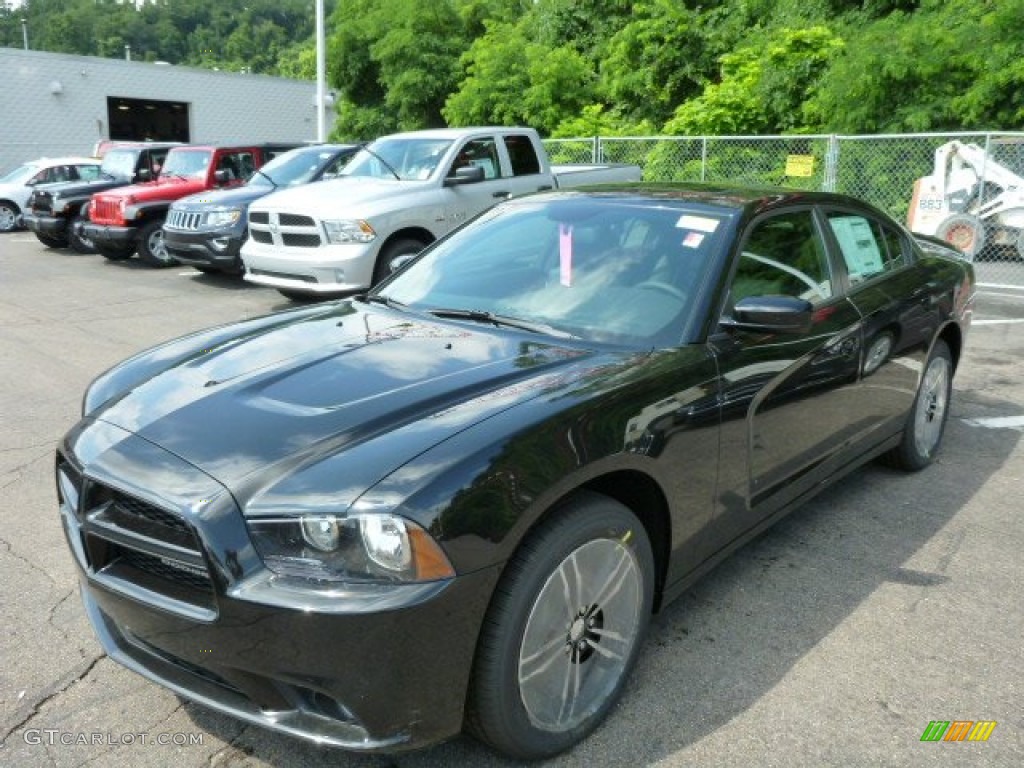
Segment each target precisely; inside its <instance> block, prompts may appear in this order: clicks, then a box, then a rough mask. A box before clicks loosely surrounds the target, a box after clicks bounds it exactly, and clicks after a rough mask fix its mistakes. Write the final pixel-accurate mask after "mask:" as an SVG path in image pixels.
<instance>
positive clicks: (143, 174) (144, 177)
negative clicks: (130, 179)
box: [135, 168, 153, 181]
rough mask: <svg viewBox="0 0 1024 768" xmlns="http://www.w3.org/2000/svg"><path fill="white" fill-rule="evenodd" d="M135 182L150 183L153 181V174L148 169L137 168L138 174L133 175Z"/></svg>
mask: <svg viewBox="0 0 1024 768" xmlns="http://www.w3.org/2000/svg"><path fill="white" fill-rule="evenodd" d="M135 179H136V181H151V180H152V179H153V172H152V171H150V170H149V168H139V172H138V173H136V174H135Z"/></svg>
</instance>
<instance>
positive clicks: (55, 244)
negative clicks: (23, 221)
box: [35, 232, 68, 248]
mask: <svg viewBox="0 0 1024 768" xmlns="http://www.w3.org/2000/svg"><path fill="white" fill-rule="evenodd" d="M35 234H36V240H38V241H39V242H40V243H42V244H43V245H45V246H46V247H47V248H67V247H68V241H67V240H65V239H64V238H63V237H54V236H53V235H44V234H41V233H39V232H36V233H35Z"/></svg>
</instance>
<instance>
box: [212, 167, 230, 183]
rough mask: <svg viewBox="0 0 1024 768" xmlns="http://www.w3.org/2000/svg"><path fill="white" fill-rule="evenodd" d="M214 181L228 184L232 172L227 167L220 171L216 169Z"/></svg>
mask: <svg viewBox="0 0 1024 768" xmlns="http://www.w3.org/2000/svg"><path fill="white" fill-rule="evenodd" d="M213 181H214V182H215V183H216V184H227V183H228V182H229V181H231V172H230V171H229V170H227V169H226V168H221V169H220V170H219V171H214V172H213Z"/></svg>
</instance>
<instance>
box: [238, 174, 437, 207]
mask: <svg viewBox="0 0 1024 768" xmlns="http://www.w3.org/2000/svg"><path fill="white" fill-rule="evenodd" d="M434 186H435V185H434V183H433V182H431V181H429V180H428V181H418V180H415V181H398V180H397V179H374V178H370V177H366V176H351V177H341V178H337V179H328V180H327V181H320V182H317V183H316V184H303V185H302V186H299V187H292V188H291V189H282V190H279V191H277V192H274V193H273V196H271V195H268V196H267V197H266V198H264V199H263V200H261V201H260V202H259V203H256V204H254V205H253V206H252V210H261V211H264V210H266V211H269V210H274V211H291V210H296V211H300V210H301V211H302V212H303V213H307V214H312V215H314V216H319V217H323V216H338V215H339V212H344V213H343V215H346V216H349V215H358V209H359V208H362V207H364V206H374V209H375V210H376V209H378V208H379V206H375V205H374V204H375V203H378V202H379V201H384V202H387V201H393V204H394V205H396V206H402V205H408V201H409V198H408V197H407V196H406V195H408V194H411V193H412V192H413V191H414V190H428V189H431V188H433V187H434Z"/></svg>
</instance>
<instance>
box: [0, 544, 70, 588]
mask: <svg viewBox="0 0 1024 768" xmlns="http://www.w3.org/2000/svg"><path fill="white" fill-rule="evenodd" d="M0 545H3V546H4V547H6V549H7V554H9V555H10V556H11V557H13V558H14V559H15V560H20V561H21V562H23V563H24V564H25V565H27V566H28V567H29V568H31V569H32V570H33V571H38V572H39V573H41V574H42V575H43V576H45V577H46V580H47V581H48V582H50V583H51V584H52V585H53V586H55V587H59V586H61V585H60V584H58V583H57V582H56V581H54V579H53V576H51V575H50V574H49V573H47V572H46V571H44V570H43V569H42V568H41V567H39V566H38V565H36V564H35V563H33V562H32V561H31V560H29V559H28V558H27V557H24V556H23V555H19V554H18V553H17V552H15V551H14V547H13V546H12V545H11V542H9V541H7V539H4V538H0Z"/></svg>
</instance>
